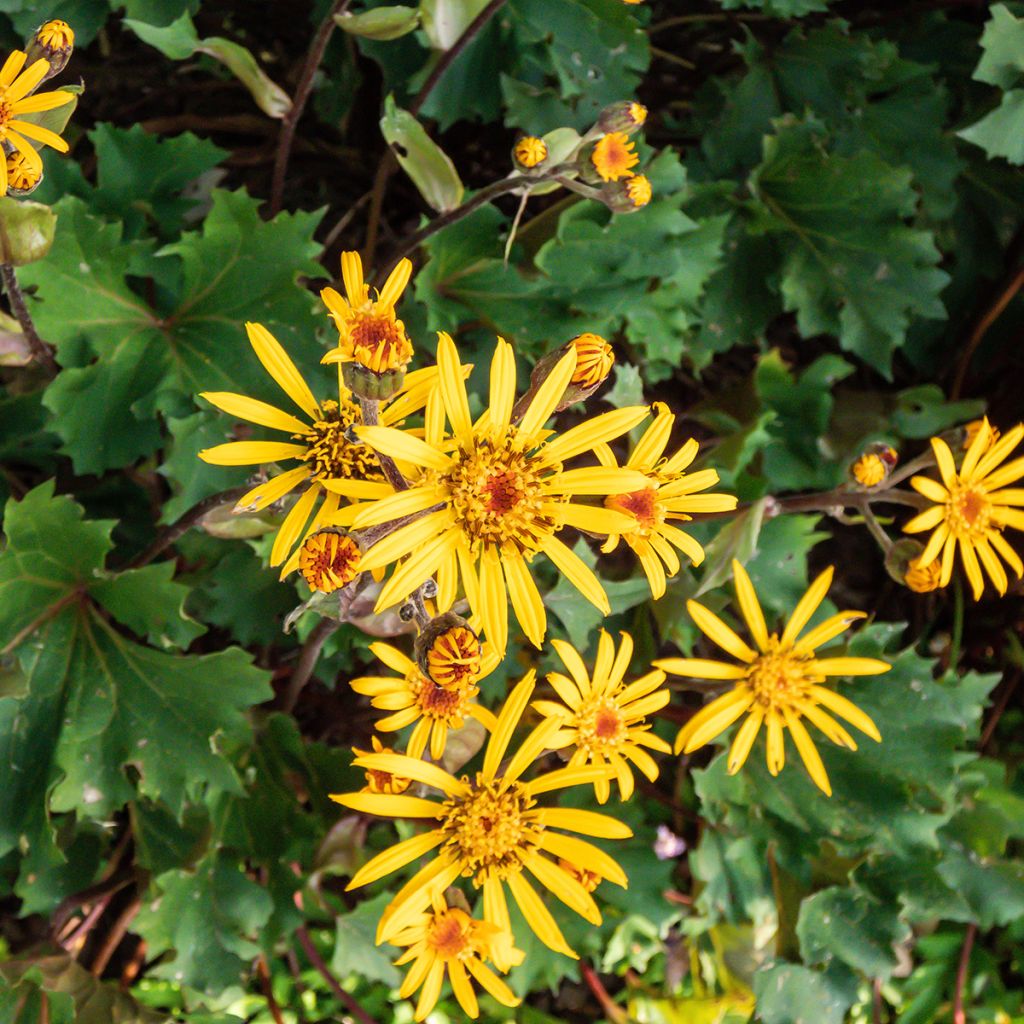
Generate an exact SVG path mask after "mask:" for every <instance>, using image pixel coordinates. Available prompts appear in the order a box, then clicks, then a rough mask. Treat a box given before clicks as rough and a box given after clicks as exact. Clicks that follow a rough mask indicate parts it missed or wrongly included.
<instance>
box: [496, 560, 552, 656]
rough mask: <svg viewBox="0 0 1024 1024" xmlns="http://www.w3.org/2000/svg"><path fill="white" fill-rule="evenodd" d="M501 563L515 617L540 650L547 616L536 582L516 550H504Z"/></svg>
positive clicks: (531, 641) (528, 637)
mask: <svg viewBox="0 0 1024 1024" xmlns="http://www.w3.org/2000/svg"><path fill="white" fill-rule="evenodd" d="M501 564H502V567H503V568H504V570H505V581H506V582H507V584H508V595H509V597H510V598H511V600H512V608H513V610H514V611H515V613H516V619H518V621H519V625H520V626H522V627H523V632H524V633H525V634H526V637H527V639H528V640H529V641H530V643H532V644H533V646H534V647H536V648H537V649H538V650H540V648H541V647H542V646H543V645H544V633H545V632H546V630H547V616H546V615H545V612H544V602H543V601H542V600H541V597H540V593H539V592H538V590H537V584H536V583H534V582H533V577H532V576H531V575H530V570H529V569H528V568H527V565H526V562H525V560H524V559H523V557H522V555H520V554H519V552H518V551H506V552H505V553H504V554H503V555H502V557H501Z"/></svg>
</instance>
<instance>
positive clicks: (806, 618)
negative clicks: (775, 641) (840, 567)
mask: <svg viewBox="0 0 1024 1024" xmlns="http://www.w3.org/2000/svg"><path fill="white" fill-rule="evenodd" d="M834 572H835V570H834V569H833V567H832V566H831V565H830V566H829V567H828V568H827V569H826V570H825V571H824V572H823V573H821V575H819V576H818V577H817V578H816V579H815V580H814V582H813V583H812V584H811V585H810V586H809V587H808V588H807V593H805V594H804V596H803V597H801V598H800V600H799V601H797V603H796V607H795V608H794V609H793V614H792V615H791V616H790V617H789V622H787V623H786V628H785V629H784V630H783V632H782V638H781V640H780V641H779V643H780V644H781V646H782V647H792V646H793V644H794V643H796V639H797V637H798V636H799V635H800V634H801V632H803V628H804V626H806V625H807V623H808V622H810V620H811V616H812V615H814V613H815V612H816V611H817V610H818V605H820V604H821V602H822V601H824V600H825V595H826V594H827V593H828V589H829V587H831V586H832V576H833V574H834Z"/></svg>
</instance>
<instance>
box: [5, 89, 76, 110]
mask: <svg viewBox="0 0 1024 1024" xmlns="http://www.w3.org/2000/svg"><path fill="white" fill-rule="evenodd" d="M74 98H75V94H74V93H70V92H64V91H63V90H60V89H58V90H57V91H56V92H41V93H39V94H38V95H37V96H26V97H25V98H24V99H23V100H18V102H17V103H15V104H14V105H13V106H12V107H11V113H12V114H17V115H21V114H41V113H43V112H44V111H46V110H56V109H57V107H63V106H64V105H65V104H66V103H70V102H71V101H72V100H73V99H74Z"/></svg>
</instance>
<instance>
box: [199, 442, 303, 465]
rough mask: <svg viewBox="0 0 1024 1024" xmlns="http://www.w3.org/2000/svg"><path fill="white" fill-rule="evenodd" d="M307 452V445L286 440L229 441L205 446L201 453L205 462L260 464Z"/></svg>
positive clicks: (290, 457)
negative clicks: (208, 446) (290, 442)
mask: <svg viewBox="0 0 1024 1024" xmlns="http://www.w3.org/2000/svg"><path fill="white" fill-rule="evenodd" d="M305 454H306V446H305V445H302V444H288V443H286V442H284V441H229V442H228V443H227V444H217V445H214V446H213V447H212V448H204V449H203V450H202V451H201V452H200V453H199V458H201V459H202V460H203V462H209V463H211V464H212V465H214V466H258V465H262V464H264V463H268V462H278V461H280V460H281V459H297V458H300V457H301V456H302V455H305Z"/></svg>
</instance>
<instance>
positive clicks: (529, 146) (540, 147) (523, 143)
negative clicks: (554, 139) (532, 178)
mask: <svg viewBox="0 0 1024 1024" xmlns="http://www.w3.org/2000/svg"><path fill="white" fill-rule="evenodd" d="M512 156H513V157H514V158H515V161H516V163H517V164H519V165H520V166H522V167H525V168H526V169H527V170H532V169H533V168H534V167H537V166H538V165H540V164H542V163H544V161H545V160H547V158H548V144H547V143H546V142H545V141H544V140H543V139H538V138H537V136H535V135H524V136H523V137H522V138H521V139H520V140H519V141H518V142H517V143H516V144H515V147H514V148H513V150H512Z"/></svg>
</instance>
